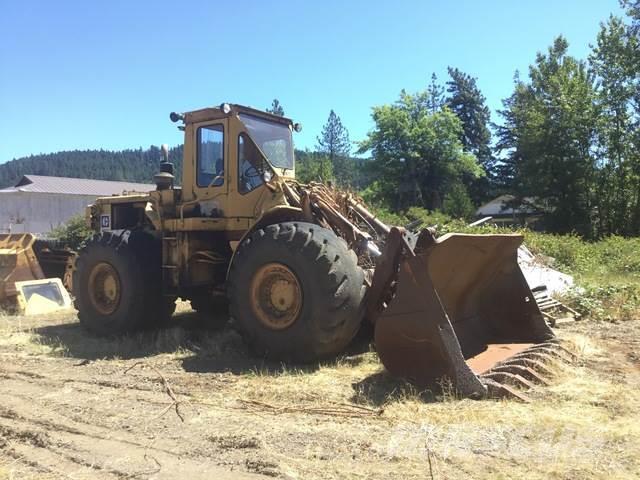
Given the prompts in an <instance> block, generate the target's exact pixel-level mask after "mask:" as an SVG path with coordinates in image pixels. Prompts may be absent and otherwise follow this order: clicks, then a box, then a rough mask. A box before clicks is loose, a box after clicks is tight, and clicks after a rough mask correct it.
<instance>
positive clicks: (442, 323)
mask: <svg viewBox="0 0 640 480" xmlns="http://www.w3.org/2000/svg"><path fill="white" fill-rule="evenodd" d="M170 118H171V120H172V121H173V122H177V123H179V124H180V125H179V127H178V128H179V129H180V130H182V131H184V159H183V171H182V185H181V186H180V185H176V184H175V178H174V169H173V165H172V164H170V163H169V162H168V151H167V148H166V146H163V149H162V151H163V156H164V160H163V161H162V162H161V163H160V171H159V173H158V174H156V175H155V176H154V181H155V183H156V185H157V190H155V191H153V192H150V193H146V194H131V195H123V196H114V197H108V198H99V199H98V200H97V201H96V202H95V204H93V205H91V206H90V207H89V208H88V210H87V216H88V221H89V222H90V225H91V227H92V229H93V230H94V231H95V236H94V237H93V238H92V239H91V240H90V241H88V242H87V243H86V244H85V245H84V247H83V248H82V249H81V250H80V251H79V253H78V256H77V258H76V261H75V265H74V267H73V282H72V283H73V292H74V296H75V302H76V308H77V309H78V311H79V319H80V322H81V323H82V324H83V325H84V326H86V327H87V328H88V329H89V330H91V331H92V332H95V333H97V334H101V335H113V334H121V333H124V332H128V331H131V330H135V329H139V328H142V327H146V326H150V325H158V324H160V323H163V322H166V321H167V320H168V319H169V317H170V316H171V314H172V313H173V311H174V308H175V300H176V299H177V298H182V299H185V300H189V301H191V304H192V306H193V308H194V309H196V310H197V311H198V312H200V313H202V314H203V316H205V317H208V318H211V319H212V318H214V317H215V318H226V316H225V315H222V316H220V315H218V316H213V315H211V313H212V312H215V311H219V310H220V309H226V308H227V307H228V309H229V314H230V315H229V316H230V317H231V318H233V319H234V321H235V323H236V326H237V327H238V329H239V330H240V332H241V333H242V335H243V337H244V339H245V341H246V342H247V343H248V344H249V346H250V347H251V349H252V350H253V351H254V352H256V353H257V354H258V355H261V356H267V357H270V358H275V359H279V360H285V361H293V362H312V361H316V360H319V359H324V358H328V357H331V356H335V355H336V354H339V353H340V352H342V351H343V350H344V349H345V347H346V346H347V345H348V344H349V342H351V340H352V339H353V337H354V336H355V335H356V333H357V332H358V330H359V328H360V327H361V323H362V322H363V321H368V322H372V323H373V324H374V325H375V344H376V349H377V351H378V353H379V355H380V358H381V360H382V362H383V363H384V365H385V366H386V368H387V369H388V370H389V371H390V372H391V373H392V374H395V375H399V376H402V377H405V378H408V379H409V380H411V381H413V382H415V383H417V384H419V385H429V384H431V383H433V382H437V381H440V380H441V379H443V378H446V379H448V380H449V381H451V382H453V385H454V387H455V388H456V390H457V391H458V392H459V393H460V394H462V395H466V396H471V397H484V396H487V395H502V394H512V395H516V396H521V394H519V393H518V391H517V390H515V389H513V388H512V386H513V385H520V386H522V385H524V386H529V385H530V384H531V382H537V381H544V369H545V366H544V362H543V361H544V359H545V358H547V357H548V356H550V355H561V356H562V355H565V356H566V355H568V353H566V352H563V350H562V349H561V348H560V347H559V346H557V342H556V340H555V337H554V334H553V332H552V331H551V330H550V329H549V328H548V327H547V325H546V324H545V321H544V318H543V316H542V315H541V313H540V310H539V309H538V307H537V305H536V303H535V301H534V297H533V295H532V293H531V291H530V289H529V287H528V286H527V283H526V281H525V279H524V277H523V275H522V272H521V271H520V269H519V267H518V264H517V256H516V252H517V248H518V246H519V245H520V243H521V242H522V237H521V236H520V235H459V234H449V235H445V236H443V237H440V238H436V235H435V233H434V232H432V231H431V230H429V229H424V230H422V231H417V232H414V231H410V230H409V229H405V228H401V227H397V226H389V225H386V224H384V223H383V222H381V221H380V220H379V219H377V218H376V217H375V216H374V215H373V214H372V213H371V212H370V211H369V210H368V209H367V208H366V206H365V205H364V204H363V202H362V201H360V199H359V198H358V197H356V196H354V195H352V194H350V193H345V192H340V191H338V190H336V189H333V188H332V187H331V186H329V185H324V184H321V183H310V184H302V183H300V182H298V181H296V179H295V164H294V150H293V142H292V133H293V131H299V129H300V126H299V125H298V124H294V123H293V122H292V121H291V120H290V119H287V118H283V117H279V116H276V115H272V114H268V113H265V112H262V111H258V110H255V109H252V108H248V107H243V106H240V105H231V104H222V105H220V106H219V107H217V108H205V109H202V110H196V111H192V112H187V113H182V114H178V113H171V115H170ZM218 321H220V320H218ZM541 372H542V373H541Z"/></svg>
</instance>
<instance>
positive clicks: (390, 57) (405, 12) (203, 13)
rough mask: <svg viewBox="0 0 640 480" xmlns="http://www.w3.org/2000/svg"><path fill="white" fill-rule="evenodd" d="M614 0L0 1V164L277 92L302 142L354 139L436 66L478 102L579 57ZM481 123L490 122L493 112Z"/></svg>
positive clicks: (153, 129) (125, 144) (145, 136)
mask: <svg viewBox="0 0 640 480" xmlns="http://www.w3.org/2000/svg"><path fill="white" fill-rule="evenodd" d="M612 12H613V13H616V14H620V9H619V6H618V2H617V0H535V1H534V0H530V1H517V0H486V1H480V0H476V1H473V0H458V1H456V2H446V3H445V2H442V1H440V2H437V1H431V0H430V1H424V0H423V1H420V0H413V1H402V0H395V1H377V0H369V1H358V0H354V1H346V0H343V1H333V0H322V1H317V2H313V3H312V2H304V1H298V2H285V1H275V0H274V1H266V0H263V1H258V0H253V1H251V0H245V1H234V2H229V1H224V2H223V1H206V0H203V1H184V2H176V1H165V0H156V1H153V2H152V1H105V2H91V1H86V0H85V1H77V2H76V1H65V0H58V1H29V0H24V1H11V0H0V163H2V162H4V161H7V160H10V159H12V158H15V157H20V156H24V155H29V154H32V153H33V154H36V153H47V152H53V151H58V150H68V149H85V148H104V149H123V148H137V147H139V146H142V147H145V148H146V147H148V146H149V145H152V144H154V145H158V144H161V143H169V144H171V145H175V144H177V143H180V142H181V141H182V138H181V134H180V132H179V131H178V130H177V129H176V128H175V126H174V125H173V124H171V123H170V122H169V119H168V115H169V112H170V111H172V110H176V111H186V110H190V109H196V108H200V107H204V106H209V105H218V104H220V103H221V102H223V101H227V102H233V103H241V104H246V105H251V106H254V107H257V108H266V107H267V106H269V105H270V103H271V100H272V99H273V98H274V97H277V98H278V99H280V101H281V103H282V104H283V106H284V108H285V111H286V113H287V116H290V117H292V118H294V120H296V121H299V122H301V123H302V124H303V125H304V130H303V132H302V133H301V134H297V135H296V137H295V140H296V146H297V147H300V148H305V147H309V148H312V147H313V146H314V144H315V139H316V136H317V135H318V134H319V132H320V129H321V128H322V125H323V123H324V122H325V120H326V118H327V116H328V114H329V110H330V109H332V108H333V109H334V110H335V111H336V113H338V115H340V117H341V118H342V121H343V123H344V124H345V126H346V127H347V128H348V129H349V132H350V136H351V139H352V140H361V139H363V138H364V136H365V135H366V133H367V131H368V130H369V129H370V128H371V127H372V123H371V119H370V113H371V107H372V106H374V105H380V104H384V103H389V102H393V101H394V100H395V99H396V98H397V96H398V93H399V91H400V90H401V89H402V88H405V89H407V90H409V91H417V90H421V89H424V88H425V87H426V85H427V84H428V82H429V80H430V76H431V73H432V72H435V73H436V74H437V75H438V76H439V78H440V79H441V80H442V81H444V80H445V79H446V68H447V66H448V65H451V66H454V67H458V68H460V69H461V70H463V71H465V72H467V73H470V74H471V75H473V76H475V77H477V78H478V84H479V86H480V88H481V89H482V91H483V93H484V94H485V96H486V97H487V100H488V104H489V106H490V107H491V109H492V110H494V111H495V109H497V108H499V107H500V105H501V103H500V102H501V100H502V99H503V98H505V97H506V96H508V95H509V94H510V93H511V90H512V79H513V74H514V71H515V70H516V69H519V70H520V71H521V72H523V73H525V72H526V71H527V68H528V65H529V64H530V63H531V62H532V61H533V60H534V58H535V54H536V52H537V51H541V50H546V48H547V47H548V46H549V45H550V44H551V42H552V40H553V38H554V37H555V36H556V35H558V34H564V35H565V36H566V37H567V38H568V40H569V42H570V44H571V47H570V52H571V53H572V54H573V55H576V56H578V57H586V55H587V54H588V51H589V43H590V42H593V41H594V39H595V35H596V33H597V31H598V28H599V23H600V22H601V21H604V20H606V18H607V17H608V15H609V14H610V13H612ZM494 119H495V115H494Z"/></svg>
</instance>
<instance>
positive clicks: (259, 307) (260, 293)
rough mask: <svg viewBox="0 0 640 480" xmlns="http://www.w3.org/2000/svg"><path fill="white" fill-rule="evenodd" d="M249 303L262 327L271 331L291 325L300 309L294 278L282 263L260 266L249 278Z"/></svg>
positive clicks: (299, 293) (296, 280) (298, 289)
mask: <svg viewBox="0 0 640 480" xmlns="http://www.w3.org/2000/svg"><path fill="white" fill-rule="evenodd" d="M251 306H252V308H253V311H254V313H255V315H256V316H257V317H258V319H259V320H260V322H261V323H262V324H263V325H264V326H266V327H268V328H270V329H272V330H282V329H285V328H287V327H289V326H291V325H292V324H293V323H294V322H295V321H296V320H297V319H298V316H299V315H300V310H301V308H302V289H301V288H300V283H299V281H298V278H297V277H296V275H295V274H294V273H293V272H292V271H291V270H290V269H289V267H287V266H286V265H283V264H282V263H277V262H273V263H267V264H265V265H263V266H262V267H260V268H259V269H258V271H256V273H255V274H254V276H253V279H252V281H251Z"/></svg>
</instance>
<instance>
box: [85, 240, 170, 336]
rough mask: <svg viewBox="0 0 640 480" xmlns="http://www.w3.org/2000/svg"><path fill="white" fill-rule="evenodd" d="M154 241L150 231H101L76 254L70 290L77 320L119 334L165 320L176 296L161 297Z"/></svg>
mask: <svg viewBox="0 0 640 480" xmlns="http://www.w3.org/2000/svg"><path fill="white" fill-rule="evenodd" d="M156 244H157V241H156V240H155V239H154V238H153V237H152V236H151V235H149V234H146V233H141V232H132V233H130V234H129V235H127V234H123V235H115V234H113V233H101V234H97V235H95V236H94V237H93V238H92V239H90V240H88V241H87V242H86V243H85V244H84V245H83V246H82V248H81V249H80V251H79V252H78V257H77V260H76V266H75V270H74V272H73V290H74V291H73V294H74V297H75V307H76V309H77V310H78V318H79V320H80V324H81V325H83V326H84V327H85V328H86V329H87V330H89V331H90V332H92V333H94V334H96V335H101V336H109V335H121V334H124V333H128V332H132V331H136V330H141V329H143V328H145V327H151V326H158V325H162V324H165V323H166V322H167V321H168V319H169V318H170V317H171V315H172V314H173V312H174V310H175V299H174V298H172V297H164V296H163V295H162V284H161V264H160V260H159V259H158V258H156V257H157V253H158V248H157V245H156Z"/></svg>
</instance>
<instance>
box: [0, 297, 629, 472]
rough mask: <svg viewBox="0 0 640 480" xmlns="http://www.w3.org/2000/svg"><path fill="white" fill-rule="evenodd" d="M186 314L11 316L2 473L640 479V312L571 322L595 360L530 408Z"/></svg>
mask: <svg viewBox="0 0 640 480" xmlns="http://www.w3.org/2000/svg"><path fill="white" fill-rule="evenodd" d="M182 310H183V311H182V312H179V313H178V314H177V315H176V318H175V322H174V323H175V325H174V326H172V327H171V328H167V329H164V330H161V331H158V332H149V333H144V334H139V335H136V336H131V337H126V338H121V339H116V340H103V339H96V338H93V337H91V336H90V335H87V334H86V333H85V332H84V331H83V330H82V329H81V328H80V326H79V325H78V323H77V320H76V318H75V315H57V316H49V317H47V318H29V319H27V318H24V317H0V479H5V478H16V479H25V478H54V479H58V478H73V479H85V478H220V479H224V478H264V477H277V478H292V479H293V478H296V479H297V478H300V479H310V478H323V479H333V478H374V479H375V478H379V479H389V478H402V479H412V478H415V479H418V478H420V479H422V478H452V479H458V478H522V477H524V476H525V475H526V477H527V478H563V479H564V478H566V479H574V478H575V479H578V478H580V479H582V478H638V473H637V472H640V454H639V453H638V447H639V446H640V413H639V412H640V395H639V393H638V392H639V388H640V353H639V352H640V348H639V347H640V321H628V322H623V323H617V324H615V323H595V322H591V321H582V322H578V323H574V324H568V325H564V326H563V328H562V329H560V330H559V331H558V333H559V335H561V336H562V337H563V338H565V339H567V340H568V342H569V343H570V345H571V346H572V348H573V349H574V350H575V351H576V352H577V353H578V355H579V358H578V360H576V361H575V362H574V364H571V365H552V368H553V369H554V370H555V372H556V375H555V376H554V379H553V384H552V385H551V386H547V387H536V389H535V390H534V391H532V392H531V393H530V396H531V397H532V399H533V401H532V402H531V403H527V404H525V403H520V402H516V401H504V400H503V401H496V400H486V401H472V400H461V399H456V398H455V397H454V396H452V395H450V394H446V393H445V394H443V393H442V392H440V393H436V394H433V393H431V392H418V391H415V389H413V388H411V387H410V386H409V385H407V384H405V383H403V382H401V381H397V380H394V379H392V378H390V377H389V376H388V375H387V374H385V373H384V371H383V369H382V367H381V365H380V364H379V362H378V360H377V358H376V355H375V353H373V352H371V351H368V347H367V345H366V344H365V345H364V346H363V345H359V348H356V349H354V351H352V352H350V353H349V354H347V355H345V356H344V357H342V358H340V359H338V360H336V361H334V362H331V363H328V364H321V365H313V366H311V367H305V368H304V369H295V368H291V367H287V366H283V365H273V364H268V363H265V362H263V361H261V360H260V359H256V358H252V357H250V356H249V355H248V354H247V352H246V349H245V347H244V345H243V344H242V342H241V340H240V338H239V336H238V335H237V334H236V333H235V332H234V331H233V329H232V328H227V329H225V330H223V331H219V332H216V331H212V330H208V329H207V328H206V326H203V325H202V324H201V323H200V322H199V321H198V319H197V318H196V317H194V315H193V314H192V313H189V312H187V311H186V308H185V307H184V306H183V308H182Z"/></svg>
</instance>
